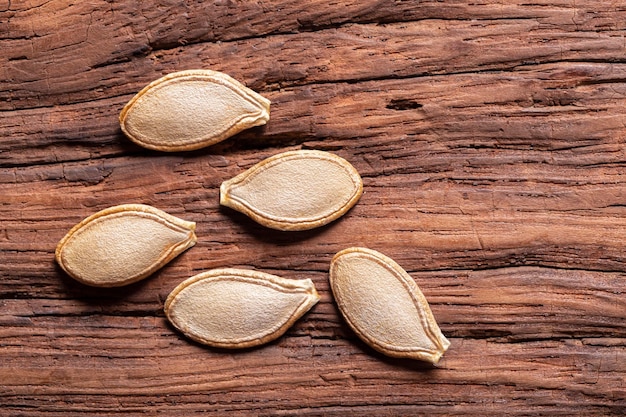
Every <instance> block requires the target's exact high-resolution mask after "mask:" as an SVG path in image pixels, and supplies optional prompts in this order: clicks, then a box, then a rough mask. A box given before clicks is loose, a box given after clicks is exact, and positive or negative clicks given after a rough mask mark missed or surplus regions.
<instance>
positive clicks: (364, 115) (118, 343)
mask: <svg viewBox="0 0 626 417" xmlns="http://www.w3.org/2000/svg"><path fill="white" fill-rule="evenodd" d="M625 35H626V0H613V1H599V0H577V1H571V0H551V1H548V0H535V1H531V2H528V1H522V0H481V1H476V2H470V1H460V0H458V1H456V0H445V1H443V0H421V1H402V0H397V1H391V0H387V1H384V0H381V1H375V0H359V1H355V0H345V1H344V0H339V1H334V2H325V1H319V0H307V1H300V0H265V1H258V2H256V1H255V2H247V1H234V0H220V1H214V2H203V1H191V0H188V1H174V0H162V1H150V0H147V1H125V2H114V1H112V0H109V1H104V0H87V1H77V2H70V1H62V0H37V1H35V0H33V1H28V0H12V1H11V0H8V1H7V0H4V1H0V249H1V255H2V256H1V261H0V326H1V327H0V405H1V408H0V410H1V411H0V414H1V415H3V416H4V415H6V416H29V417H32V416H35V417H36V416H83V415H87V414H89V415H100V416H113V415H118V416H122V415H123V416H129V415H142V416H157V415H158V416H190V415H199V414H202V415H216V416H217V415H229V416H252V415H259V416H278V415H298V416H342V417H343V416H366V415H371V416H403V415H434V416H443V415H456V416H502V415H519V416H522V415H523V416H528V415H550V416H591V415H615V416H618V415H625V414H626V385H625V382H624V375H625V372H626V300H625V298H624V293H625V292H626V252H625V251H624V236H625V230H626V188H625V187H626V175H625V170H626V150H625V144H626V117H625V112H626V36H625ZM192 68H210V69H214V70H219V71H223V72H226V73H228V74H229V75H231V76H233V77H234V78H236V79H238V80H239V81H241V82H243V83H244V84H246V85H247V86H249V87H251V88H253V89H255V90H256V91H258V92H260V93H261V94H263V95H264V96H266V97H268V98H269V99H270V100H272V107H271V111H272V118H271V120H270V122H269V123H268V124H267V125H266V126H264V127H261V128H254V129H251V130H249V131H246V132H244V133H242V134H240V135H238V136H236V137H233V138H231V139H229V140H227V141H226V142H223V143H221V144H218V145H216V146H213V147H210V148H206V149H203V150H199V151H194V152H186V153H174V154H166V153H158V152H152V151H147V150H144V149H142V148H139V147H137V146H135V145H134V144H133V143H131V142H130V141H129V140H127V139H126V138H125V137H124V136H123V134H122V133H121V131H120V128H119V124H118V119H117V118H118V114H119V112H120V110H121V108H122V107H123V105H124V104H125V103H126V102H127V101H128V100H129V99H130V98H131V97H132V96H133V95H134V94H135V93H136V92H137V91H139V90H140V89H141V88H142V87H143V86H145V85H146V84H147V83H149V82H150V81H152V80H154V79H156V78H159V77H160V76H162V75H164V74H167V73H170V72H174V71H177V70H182V69H192ZM299 148H306V149H320V150H327V151H332V152H335V153H336V154H338V155H340V156H342V157H344V158H346V159H348V160H349V161H350V162H351V163H352V164H353V165H354V166H355V167H356V168H357V169H358V170H359V171H360V173H361V174H362V176H363V181H364V187H365V193H364V195H363V197H362V198H361V200H360V202H359V203H358V204H357V205H356V206H355V207H354V208H353V209H352V210H351V211H350V212H349V213H348V214H347V215H346V216H344V217H343V218H342V219H340V220H339V221H336V222H334V223H332V224H330V225H328V226H326V227H324V228H321V229H318V230H313V231H310V232H300V233H281V232H276V231H272V230H268V229H265V228H263V227H261V226H259V225H257V224H255V223H253V222H252V221H250V220H249V219H248V218H247V217H245V216H243V215H241V214H239V213H237V212H234V211H232V210H230V209H225V208H220V207H219V198H218V197H219V191H218V188H219V185H220V184H221V182H222V181H223V180H225V179H228V178H230V177H232V176H234V175H236V174H238V173H240V172H241V171H243V170H244V169H246V168H248V167H250V166H251V165H253V164H254V163H256V162H258V161H260V160H261V159H263V158H265V157H268V156H270V155H274V154H276V153H279V152H282V151H286V150H291V149H299ZM122 203H145V204H150V205H153V206H155V207H158V208H160V209H163V210H165V211H167V212H169V213H171V214H173V215H176V216H179V217H181V218H184V219H187V220H192V221H196V222H197V224H198V229H197V232H198V233H197V234H198V237H199V241H198V244H197V245H196V246H195V247H194V248H192V249H190V250H189V251H187V252H185V253H184V254H182V255H181V256H180V257H178V258H177V259H175V260H174V261H173V262H172V263H171V264H169V265H168V266H166V267H165V268H163V269H162V270H161V271H160V272H158V273H157V274H155V275H154V276H152V277H151V278H149V279H147V280H145V281H143V282H141V283H138V284H135V285H132V286H130V287H127V288H119V289H106V290H103V289H94V288H89V287H86V286H83V285H81V284H79V283H77V282H75V281H74V280H72V279H71V278H69V277H67V276H66V275H65V274H64V273H63V272H62V271H61V270H60V268H59V267H58V266H57V265H56V264H55V263H54V259H53V254H54V248H55V246H56V244H57V242H58V241H59V240H60V239H61V237H62V236H63V235H64V234H65V233H66V232H67V231H68V230H69V229H70V228H71V227H72V226H73V225H74V224H76V223H77V222H78V221H80V220H81V219H83V218H84V217H86V216H88V215H90V214H92V213H94V212H96V211H98V210H100V209H104V208H106V207H109V206H112V205H117V204H122ZM348 246H366V247H369V248H372V249H376V250H378V251H381V252H383V253H385V254H386V255H388V256H390V257H392V258H393V259H395V260H396V261H397V262H398V263H399V264H400V265H402V266H403V267H404V268H405V269H406V270H407V271H408V272H409V273H410V274H411V275H412V276H413V277H414V278H415V280H416V281H417V283H418V284H419V285H420V287H421V288H422V290H423V292H424V293H425V295H426V297H427V298H428V300H429V301H430V303H431V307H432V310H433V313H434V315H435V317H436V318H437V320H438V322H439V324H440V327H441V329H442V331H443V333H444V334H445V335H446V336H448V337H449V339H450V341H451V342H452V346H451V348H450V349H449V350H448V352H447V353H446V354H445V356H444V358H443V359H442V361H441V362H440V363H439V365H438V366H437V367H432V366H429V365H427V364H424V363H420V362H416V361H409V360H397V359H389V358H386V357H383V356H381V355H379V354H377V353H376V352H374V351H372V349H370V348H368V347H367V346H366V345H364V344H363V343H362V342H360V341H359V340H358V339H357V338H356V337H355V335H354V334H353V333H352V332H351V331H350V330H349V329H348V327H347V326H346V324H345V323H344V322H343V321H342V320H341V319H340V317H339V315H338V312H337V309H336V306H335V305H334V303H333V300H332V298H331V294H330V290H329V286H328V267H329V262H330V259H331V257H332V256H333V254H334V253H336V252H338V251H339V250H341V249H344V248H346V247H348ZM215 267H241V268H251V269H256V270H260V271H264V272H269V273H274V274H278V275H281V276H284V277H287V278H311V279H312V280H313V281H314V282H315V284H316V286H317V288H318V290H319V292H320V294H321V296H322V300H321V301H320V303H319V304H318V305H317V306H315V307H314V308H313V309H312V311H311V312H310V313H308V314H307V315H306V316H305V317H304V318H303V319H301V320H300V321H298V322H297V323H296V325H295V326H294V327H293V328H292V329H290V330H289V331H288V332H287V333H286V334H285V335H284V336H283V337H281V338H280V339H278V340H277V341H276V342H274V343H271V344H269V345H266V346H264V347H260V348H256V349H250V350H245V351H240V352H231V351H221V350H214V349H210V348H206V347H203V346H201V345H197V344H194V343H190V342H189V340H187V339H185V338H184V337H182V336H181V335H180V334H178V333H177V332H176V331H174V329H173V328H172V327H170V326H169V325H168V324H167V322H166V320H165V318H164V314H163V311H162V308H163V301H164V299H165V298H166V297H167V295H168V294H169V292H170V291H171V290H172V289H173V288H174V287H175V286H176V285H177V284H178V283H179V282H181V281H182V280H183V279H185V278H187V277H189V276H191V275H194V274H196V273H198V272H200V271H204V270H207V269H210V268H215Z"/></svg>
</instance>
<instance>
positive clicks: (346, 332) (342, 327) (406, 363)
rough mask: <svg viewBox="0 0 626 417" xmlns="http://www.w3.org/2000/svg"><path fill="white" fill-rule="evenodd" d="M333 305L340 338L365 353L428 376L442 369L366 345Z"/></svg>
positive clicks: (334, 304) (396, 366)
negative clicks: (397, 356)
mask: <svg viewBox="0 0 626 417" xmlns="http://www.w3.org/2000/svg"><path fill="white" fill-rule="evenodd" d="M331 305H332V307H333V310H334V313H335V314H336V315H337V317H339V328H338V331H337V335H338V336H339V338H341V339H343V340H345V341H347V342H348V343H350V344H353V345H355V346H356V347H358V348H359V349H360V350H361V351H362V352H363V353H365V354H367V355H369V356H371V357H374V358H376V359H377V360H379V361H381V362H383V363H385V364H387V365H389V366H392V367H394V368H402V369H409V370H411V371H415V372H420V373H426V374H427V373H429V372H434V371H437V370H438V369H441V367H439V366H437V365H434V364H432V363H430V362H425V361H420V360H417V359H409V358H393V357H390V356H387V355H385V354H383V353H381V352H379V351H377V350H376V349H374V348H372V347H371V346H370V345H368V344H367V343H365V342H364V341H363V340H361V338H360V337H359V336H358V335H357V334H356V333H355V332H354V331H353V330H352V329H351V328H350V326H348V324H347V323H346V322H345V320H344V319H343V317H342V315H341V313H340V311H339V308H338V307H337V303H336V302H335V301H334V300H333V302H332V303H331Z"/></svg>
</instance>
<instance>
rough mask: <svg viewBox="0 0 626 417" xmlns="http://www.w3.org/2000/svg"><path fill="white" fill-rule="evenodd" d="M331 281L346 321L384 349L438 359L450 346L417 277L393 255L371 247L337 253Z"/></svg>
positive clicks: (390, 353)
mask: <svg viewBox="0 0 626 417" xmlns="http://www.w3.org/2000/svg"><path fill="white" fill-rule="evenodd" d="M330 285H331V288H332V292H333V294H334V296H335V300H336V301H337V306H338V307H339V311H340V312H341V314H342V315H343V317H344V318H345V320H346V322H347V323H348V324H349V325H350V327H351V328H352V329H353V330H354V332H355V333H356V334H357V335H358V336H359V337H360V338H361V339H362V340H363V341H364V342H365V343H367V344H368V345H370V346H371V347H373V348H374V349H376V350H378V351H379V352H381V353H384V354H385V355H388V356H393V357H401V358H412V359H419V360H423V361H428V362H431V363H433V364H436V363H437V362H438V361H439V359H440V357H441V355H443V353H444V352H445V351H446V350H447V349H448V346H450V342H449V341H448V340H447V339H446V338H445V337H444V335H443V334H442V333H441V330H440V329H439V326H438V325H437V322H436V321H435V318H434V317H433V314H432V312H431V311H430V307H429V306H428V302H427V301H426V298H425V297H424V295H423V294H422V292H421V291H420V289H419V287H418V286H417V284H416V283H415V281H413V279H412V278H411V277H410V276H409V274H408V273H407V272H406V271H405V270H404V269H402V267H400V266H399V265H398V264H397V263H396V262H394V261H393V260H392V259H390V258H388V257H387V256H385V255H383V254H381V253H379V252H376V251H373V250H371V249H365V248H349V249H345V250H343V251H341V252H339V253H337V254H336V255H335V256H334V258H333V260H332V262H331V266H330Z"/></svg>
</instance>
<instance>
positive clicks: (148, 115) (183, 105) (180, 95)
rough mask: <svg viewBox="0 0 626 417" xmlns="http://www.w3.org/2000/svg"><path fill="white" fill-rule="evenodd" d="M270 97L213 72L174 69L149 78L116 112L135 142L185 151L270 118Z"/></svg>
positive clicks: (209, 143) (157, 147) (141, 144)
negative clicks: (164, 74) (162, 74)
mask: <svg viewBox="0 0 626 417" xmlns="http://www.w3.org/2000/svg"><path fill="white" fill-rule="evenodd" d="M269 108H270V101H269V100H268V99H266V98H265V97H263V96H261V95H260V94H258V93H256V92H254V91H252V90H251V89H249V88H248V87H246V86H244V85H243V84H241V83H239V82H238V81H236V80H234V79H233V78H231V77H230V76H228V75H226V74H224V73H221V72H217V71H211V70H188V71H180V72H175V73H172V74H169V75H166V76H164V77H162V78H159V79H158V80H156V81H153V82H152V83H150V84H149V85H148V86H146V87H145V88H144V89H142V90H141V91H140V92H139V93H138V94H137V95H136V96H135V97H133V98H132V99H131V100H130V101H129V102H128V104H126V106H124V109H123V110H122V112H121V113H120V125H121V127H122V131H123V132H124V134H126V136H128V137H129V138H130V139H131V140H132V141H133V142H135V143H137V144H138V145H140V146H143V147H146V148H148V149H155V150H159V151H168V152H173V151H188V150H193V149H199V148H203V147H205V146H209V145H213V144H215V143H218V142H221V141H223V140H224V139H226V138H229V137H230V136H232V135H235V134H237V133H239V132H241V131H242V130H245V129H248V128H250V127H253V126H261V125H264V124H265V123H267V121H268V120H269V117H270V114H269Z"/></svg>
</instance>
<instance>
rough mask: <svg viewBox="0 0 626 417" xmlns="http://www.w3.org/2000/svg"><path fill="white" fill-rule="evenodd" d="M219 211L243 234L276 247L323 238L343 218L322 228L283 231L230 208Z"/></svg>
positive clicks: (222, 208)
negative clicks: (266, 225)
mask: <svg viewBox="0 0 626 417" xmlns="http://www.w3.org/2000/svg"><path fill="white" fill-rule="evenodd" d="M219 211H220V213H221V214H223V215H224V216H226V217H228V218H229V219H230V220H231V221H232V222H233V223H235V224H237V225H239V227H241V228H242V229H243V232H244V233H246V234H248V235H249V236H252V237H253V238H254V239H255V240H258V241H260V242H263V243H268V244H274V245H278V246H286V245H292V244H297V243H301V242H304V241H307V240H309V239H313V238H316V237H319V236H323V235H324V234H325V233H329V232H330V231H331V230H332V228H333V227H334V225H336V224H339V222H341V221H342V220H343V217H341V218H339V219H337V220H335V221H332V222H330V223H328V224H326V225H324V226H320V227H316V228H314V229H309V230H299V231H283V230H276V229H271V228H269V227H265V226H263V225H260V224H259V223H257V222H255V221H254V220H252V219H251V218H250V217H248V216H246V215H245V214H243V213H240V212H238V211H237V210H234V209H232V208H230V207H225V206H222V205H220V206H219Z"/></svg>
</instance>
